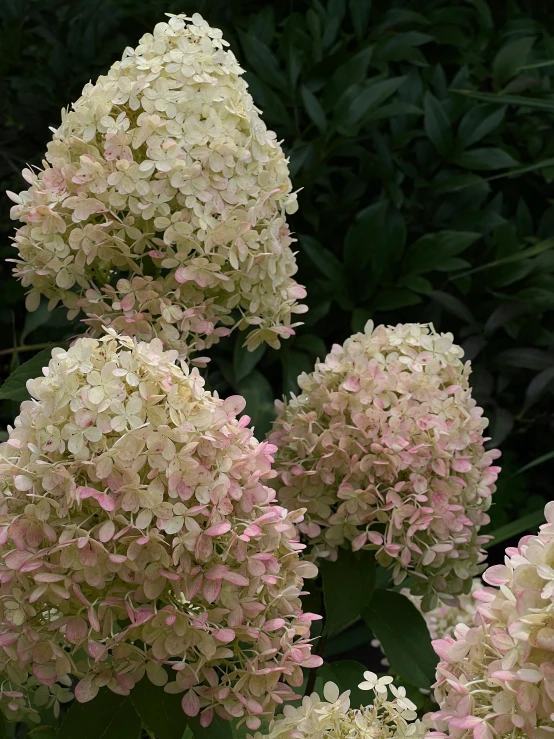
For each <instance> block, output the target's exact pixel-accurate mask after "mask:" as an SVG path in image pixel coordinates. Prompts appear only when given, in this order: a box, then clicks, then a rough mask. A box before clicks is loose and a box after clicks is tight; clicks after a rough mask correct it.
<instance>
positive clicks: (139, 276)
mask: <svg viewBox="0 0 554 739" xmlns="http://www.w3.org/2000/svg"><path fill="white" fill-rule="evenodd" d="M227 46H228V44H227V42H226V41H224V40H223V39H222V38H221V31H220V30H218V29H215V28H210V27H209V26H208V24H207V23H206V21H204V20H203V19H202V18H201V17H200V16H199V15H198V14H195V15H193V16H192V18H187V17H186V16H184V15H177V16H170V18H169V21H168V22H167V23H158V24H157V25H156V27H155V28H154V31H153V33H147V34H146V35H144V36H143V37H142V39H141V40H140V43H139V45H138V46H137V48H136V49H130V48H128V49H126V50H125V53H124V55H123V58H122V60H121V61H118V62H116V63H115V64H114V65H113V66H112V67H111V69H110V70H109V72H108V74H107V75H105V76H101V77H99V78H98V80H97V82H96V83H95V84H94V85H93V84H90V83H89V84H87V85H86V86H85V88H84V90H83V94H82V96H81V97H80V98H79V100H77V102H76V103H74V104H73V106H72V110H71V111H69V112H66V111H62V124H61V126H60V127H59V128H58V129H57V130H55V131H54V136H53V139H52V141H51V142H50V143H49V144H48V150H47V153H46V160H45V161H44V162H43V167H44V169H43V170H42V171H38V172H35V171H32V170H30V169H26V170H24V173H23V174H24V177H25V179H26V180H27V181H28V182H29V184H30V187H29V189H28V190H27V191H24V192H21V193H20V194H19V195H15V194H13V193H10V196H11V197H12V199H13V200H14V201H15V203H16V204H15V206H14V207H13V208H12V218H13V219H15V220H19V221H21V222H22V223H23V225H22V226H21V227H20V228H19V229H18V231H17V232H16V236H15V246H16V248H17V249H18V251H19V259H17V260H14V261H16V265H17V266H16V269H15V275H16V276H17V277H19V278H20V279H21V282H22V284H23V286H24V287H29V288H30V291H29V292H28V296H27V307H28V309H29V310H34V309H35V308H36V307H37V306H38V304H39V300H40V295H41V294H42V295H45V296H46V297H47V298H48V299H49V300H50V307H53V306H55V305H56V303H58V302H59V301H61V302H62V303H63V305H65V306H66V307H67V308H68V309H69V313H70V314H71V315H73V316H75V315H77V314H78V313H79V312H80V311H82V312H83V313H85V314H86V316H87V318H86V321H85V322H86V323H88V324H89V325H90V326H91V330H92V331H93V333H94V334H95V335H101V333H102V326H104V325H110V326H111V327H112V328H114V329H115V330H117V331H118V332H120V333H123V334H125V335H131V336H136V337H137V338H139V339H142V340H146V341H148V340H150V339H152V338H153V337H154V336H157V337H159V338H161V339H162V340H163V341H164V343H165V344H166V346H167V347H169V348H171V349H177V350H178V351H179V353H180V354H187V353H189V352H191V351H199V350H203V349H206V348H209V347H210V346H211V345H212V344H214V343H215V342H217V341H219V338H220V337H221V336H225V335H227V334H229V333H230V331H231V330H232V329H233V328H234V327H238V328H239V329H246V328H252V329H253V330H252V331H251V333H250V334H249V335H248V339H247V344H248V346H249V348H251V349H253V348H255V347H256V346H257V345H258V344H260V343H262V342H267V343H268V344H270V345H271V346H273V347H276V348H278V347H279V339H280V338H287V337H288V336H290V335H291V334H293V333H294V330H293V325H296V324H291V317H292V314H294V313H302V312H304V310H305V309H306V308H305V306H301V305H298V304H297V303H296V300H297V299H301V298H303V297H305V294H306V292H305V290H304V288H303V287H301V286H299V285H298V284H297V283H296V282H295V281H294V280H293V278H292V275H294V274H295V272H296V262H295V259H294V254H293V252H292V251H291V248H290V245H291V243H292V242H293V239H292V238H291V234H290V231H289V228H288V226H287V221H286V214H287V213H294V212H295V210H296V208H297V202H296V195H295V194H294V193H292V192H291V183H290V179H289V172H288V166H287V160H286V159H285V156H284V154H283V151H282V149H281V147H280V145H279V143H278V142H277V140H276V137H275V134H274V133H273V132H271V131H268V130H267V129H266V127H265V125H264V123H263V121H262V120H261V118H260V116H259V113H260V111H259V110H258V109H257V108H256V107H255V106H254V103H253V100H252V97H251V96H250V94H249V93H248V90H247V85H246V82H245V81H244V80H243V79H242V77H241V75H242V74H243V70H242V69H241V68H240V66H239V64H238V62H237V60H236V58H235V56H234V55H233V53H232V52H231V51H230V50H228V49H226V47H227Z"/></svg>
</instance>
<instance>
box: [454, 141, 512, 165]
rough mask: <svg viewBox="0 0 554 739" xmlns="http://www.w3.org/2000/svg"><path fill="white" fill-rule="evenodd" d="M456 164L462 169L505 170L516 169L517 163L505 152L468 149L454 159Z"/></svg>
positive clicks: (491, 148)
mask: <svg viewBox="0 0 554 739" xmlns="http://www.w3.org/2000/svg"><path fill="white" fill-rule="evenodd" d="M455 162H456V164H458V165H459V166H460V167H464V169H476V170H485V169H507V168H508V167H516V166H517V165H518V164H519V162H518V161H517V160H516V159H514V158H513V157H512V156H510V154H508V152H507V151H504V150H503V149H495V148H493V147H488V148H483V149H469V151H465V152H464V153H463V154H460V156H458V157H456V159H455Z"/></svg>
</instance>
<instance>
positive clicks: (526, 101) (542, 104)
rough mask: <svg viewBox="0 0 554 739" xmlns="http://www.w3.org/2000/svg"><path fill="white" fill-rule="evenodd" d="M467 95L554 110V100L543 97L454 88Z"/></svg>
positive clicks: (484, 99) (474, 97) (486, 101)
mask: <svg viewBox="0 0 554 739" xmlns="http://www.w3.org/2000/svg"><path fill="white" fill-rule="evenodd" d="M453 92H457V93H460V95H465V96H466V97H469V98H473V99H474V100H483V101H484V102H485V103H495V104H496V105H521V106H523V107H526V108H536V109H537V110H547V111H549V112H550V113H552V112H553V111H554V100H547V99H543V98H532V97H524V96H523V95H505V94H502V93H499V94H496V93H494V92H477V91H476V90H453Z"/></svg>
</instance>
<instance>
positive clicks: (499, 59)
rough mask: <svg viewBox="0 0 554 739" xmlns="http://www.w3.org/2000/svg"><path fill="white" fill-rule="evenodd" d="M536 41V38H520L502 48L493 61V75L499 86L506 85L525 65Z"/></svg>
mask: <svg viewBox="0 0 554 739" xmlns="http://www.w3.org/2000/svg"><path fill="white" fill-rule="evenodd" d="M534 43H535V39H534V38H530V37H527V38H519V39H517V40H516V41H511V42H510V43H509V44H506V45H505V46H503V47H502V48H501V49H500V51H499V52H498V54H497V55H496V56H495V58H494V61H493V63H492V73H493V77H494V80H495V82H496V84H497V85H498V86H499V87H502V85H505V84H506V82H508V81H509V80H511V79H512V77H513V76H514V75H515V74H516V73H517V71H518V70H519V69H520V67H523V65H524V64H525V62H526V61H527V57H528V56H529V52H530V51H531V48H532V46H533V44H534Z"/></svg>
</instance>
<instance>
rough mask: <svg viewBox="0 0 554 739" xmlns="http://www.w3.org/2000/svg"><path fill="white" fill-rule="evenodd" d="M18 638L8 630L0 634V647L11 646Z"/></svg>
mask: <svg viewBox="0 0 554 739" xmlns="http://www.w3.org/2000/svg"><path fill="white" fill-rule="evenodd" d="M18 639H19V635H18V634H11V633H10V632H9V631H8V632H7V633H5V634H0V647H11V645H12V644H15V642H16V641H17V640H18Z"/></svg>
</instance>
